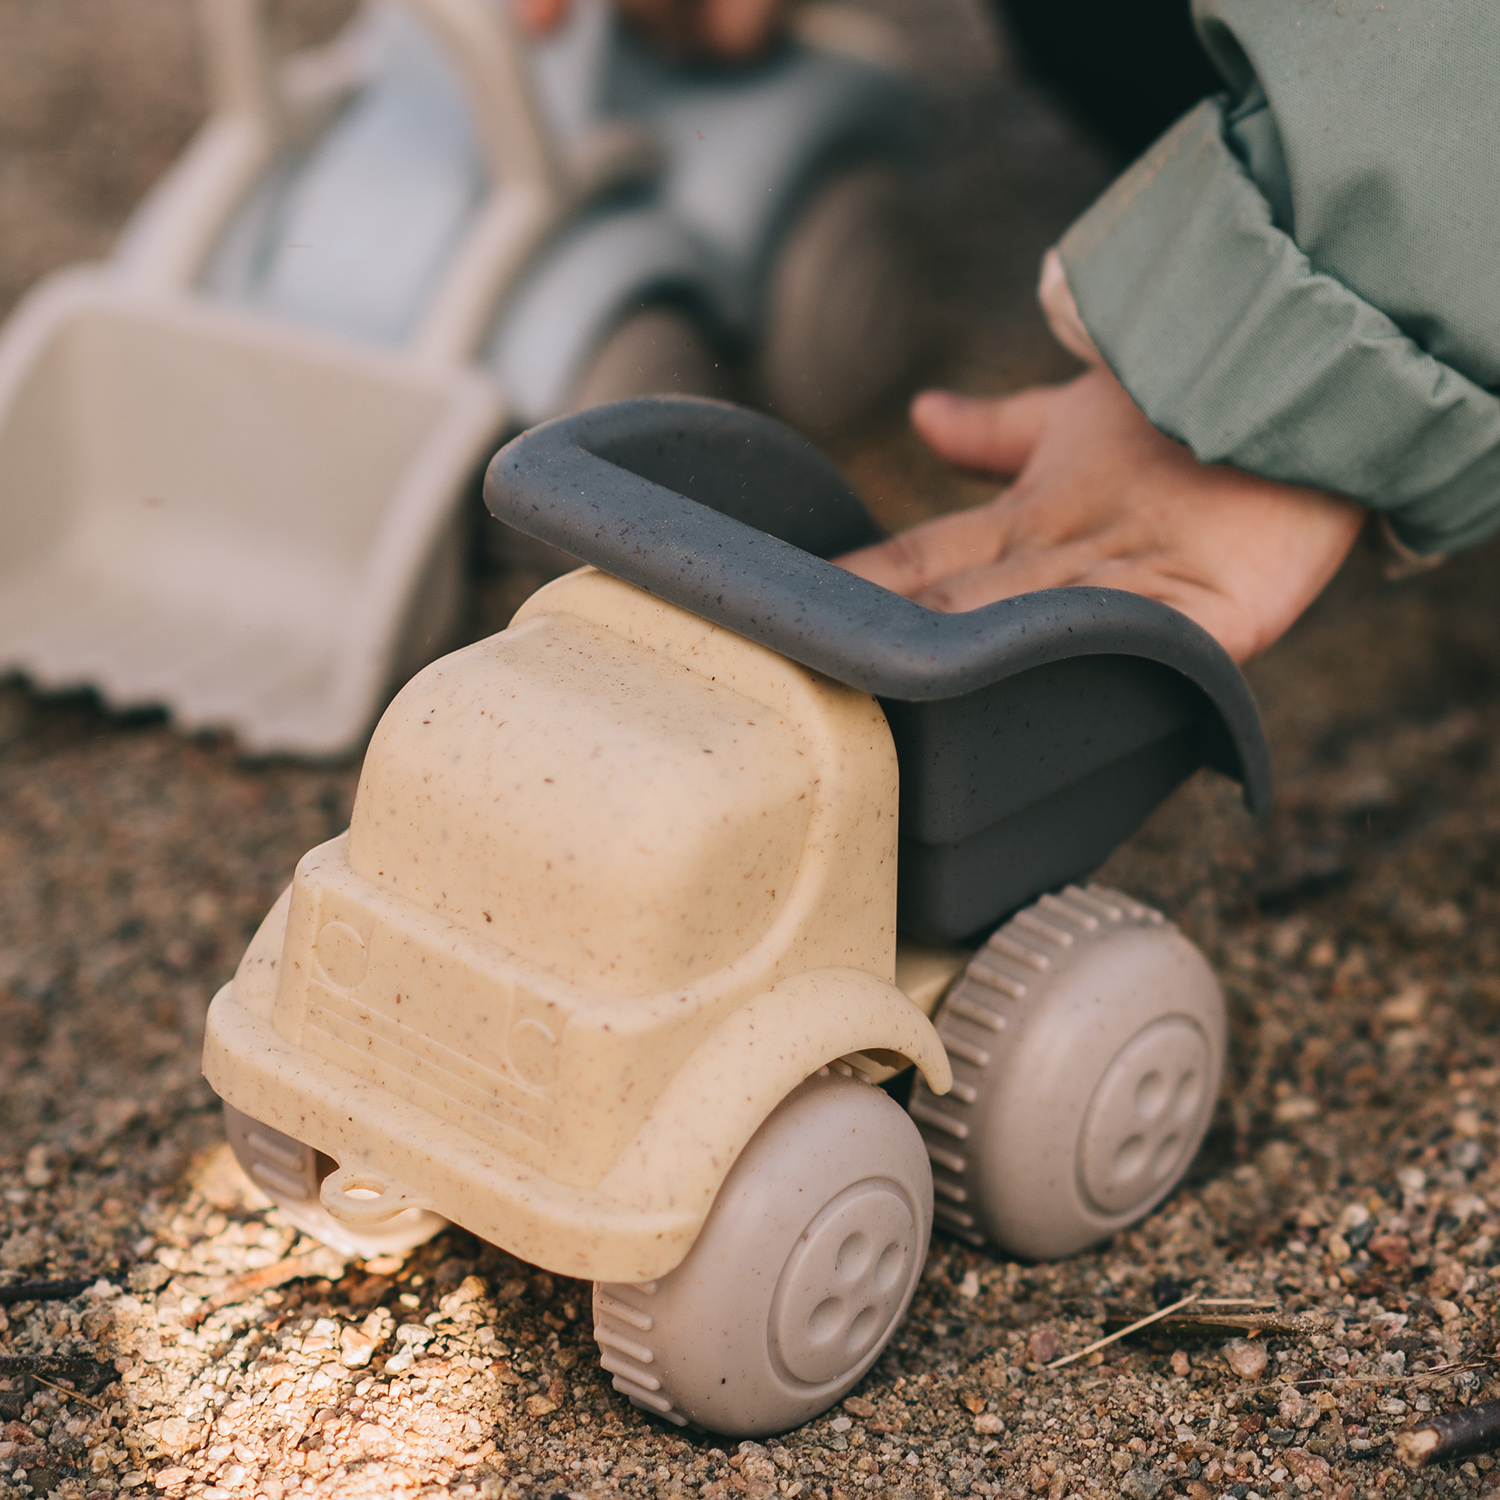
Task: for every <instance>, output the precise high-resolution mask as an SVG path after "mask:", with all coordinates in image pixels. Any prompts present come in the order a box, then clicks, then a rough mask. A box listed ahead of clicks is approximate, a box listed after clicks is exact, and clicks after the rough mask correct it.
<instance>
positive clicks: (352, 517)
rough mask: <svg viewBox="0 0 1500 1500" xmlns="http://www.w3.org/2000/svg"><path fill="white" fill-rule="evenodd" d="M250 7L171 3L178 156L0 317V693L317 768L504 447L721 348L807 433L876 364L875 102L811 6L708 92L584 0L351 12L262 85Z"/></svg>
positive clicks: (893, 159)
mask: <svg viewBox="0 0 1500 1500" xmlns="http://www.w3.org/2000/svg"><path fill="white" fill-rule="evenodd" d="M265 9H266V0H203V12H204V16H205V18H206V21H207V23H208V25H207V31H206V40H207V42H208V44H209V45H208V54H209V61H210V63H211V67H210V75H211V82H212V84H213V88H212V97H213V110H212V113H211V115H210V118H209V119H208V121H207V122H206V124H205V125H204V127H203V129H202V131H201V133H200V134H199V136H198V137H197V139H196V140H195V141H194V142H193V143H192V145H191V146H190V147H189V148H188V150H187V151H186V152H185V153H184V155H183V157H182V158H181V159H180V160H179V161H178V162H177V163H176V164H175V165H174V166H173V168H172V169H171V170H170V171H169V172H168V173H167V174H166V175H165V176H164V177H163V179H162V180H161V181H160V182H159V183H158V184H157V185H156V187H155V188H154V189H153V190H152V191H151V193H150V194H149V195H148V196H147V198H146V199H145V201H144V202H143V203H142V205H141V206H140V208H139V209H138V210H137V212H136V214H135V215H134V216H133V218H132V219H131V221H130V223H129V224H128V225H127V226H126V228H125V231H124V233H123V234H122V236H121V239H120V242H119V244H118V245H117V247H116V250H115V252H114V254H113V255H112V256H111V257H110V258H109V259H108V260H107V261H105V262H103V263H101V264H99V265H97V266H84V267H70V268H67V269H65V270H62V271H60V272H58V273H56V274H55V275H53V276H51V277H48V278H47V279H46V280H45V281H44V282H43V283H42V284H41V285H40V286H38V287H37V288H36V289H35V290H34V291H33V292H32V293H31V294H30V295H29V296H28V297H27V298H26V299H25V300H24V302H23V303H22V304H21V306H20V307H19V308H18V309H17V310H16V312H15V314H14V315H13V316H12V318H11V319H10V320H9V321H8V322H7V324H6V326H5V328H4V331H3V333H0V672H23V673H25V674H26V675H27V676H28V677H30V679H31V680H32V681H33V682H35V683H36V684H37V685H38V686H39V687H41V688H43V689H49V690H53V689H72V688H77V687H84V686H91V687H94V688H96V689H97V690H98V692H99V693H100V695H101V696H102V697H103V698H104V700H105V701H106V702H107V703H109V704H111V705H112V706H116V707H125V708H130V707H138V706H141V705H163V706H165V707H167V708H168V709H170V711H171V712H172V714H173V717H174V718H175V720H176V721H177V723H178V724H179V725H181V726H182V727H183V728H185V729H189V730H195V729H204V728H207V729H228V730H231V731H233V733H234V734H235V735H236V736H237V737H238V739H239V741H240V744H241V746H242V747H243V748H244V749H246V750H248V751H251V752H255V753H265V752H282V753H292V754H300V755H314V756H326V755H341V754H345V753H348V752H349V751H351V750H353V749H355V748H356V747H357V746H358V745H359V744H360V743H361V741H362V740H363V738H364V736H365V735H366V734H367V733H368V731H369V728H370V725H371V723H372V722H373V720H374V718H375V716H376V714H377V712H378V710H379V708H380V707H381V706H382V705H383V704H384V702H385V701H386V699H387V697H388V695H389V693H390V691H391V690H392V689H393V688H394V687H396V686H399V684H400V683H402V682H404V681H405V680H406V678H407V677H409V676H410V675H411V673H412V672H414V671H415V670H416V669H417V668H418V667H420V666H422V665H424V664H425V663H426V662H427V661H429V660H431V659H432V657H433V656H435V655H438V654H440V653H441V652H442V651H443V650H445V649H446V648H447V646H448V645H449V644H450V643H451V642H452V640H453V639H454V635H455V626H456V622H457V620H458V619H459V618H460V616H461V613H462V607H463V603H464V597H465V588H464V583H465V558H466V551H467V544H468V540H469V531H470V527H471V523H472V522H473V520H474V517H473V516H472V515H471V514H470V509H471V508H472V505H473V488H474V485H475V482H476V480H477V477H478V474H479V472H480V470H481V468H482V466H483V463H484V461H485V460H486V459H487V458H488V456H489V455H490V454H492V453H493V452H494V450H495V448H496V446H497V445H498V443H499V442H500V441H501V439H502V437H503V435H504V434H505V433H506V432H507V431H514V430H516V429H518V428H520V427H522V426H525V425H527V424H530V423H533V422H536V421H539V420H541V419H542V418H545V417H550V416H555V415H556V414H558V413H559V412H564V411H568V410H570V409H573V408H574V407H578V406H586V405H590V404H593V403H596V402H600V401H606V400H611V399H615V398H618V397H621V396H627V395H640V394H644V393H646V392H648V391H661V390H667V391H674V392H675V391H704V390H708V391H710V392H719V391H721V390H722V386H721V384H720V382H721V380H722V376H723V372H724V370H725V369H727V368H729V367H730V366H731V365H736V366H739V367H742V368H743V369H744V370H745V372H746V377H747V380H748V383H749V384H750V385H751V386H752V387H753V388H754V389H755V390H756V391H757V392H758V394H759V397H760V398H761V399H764V400H765V401H767V402H768V403H770V404H772V405H774V406H776V407H777V408H778V409H779V410H781V411H782V412H783V413H785V414H788V415H790V416H791V417H792V418H793V419H794V420H798V421H802V422H804V423H811V424H819V423H829V422H838V421H839V420H842V419H844V418H846V417H847V416H848V415H849V414H850V413H851V412H852V411H855V410H858V409H859V408H860V407H861V406H862V405H863V404H865V403H867V402H868V401H869V400H870V399H872V398H873V397H874V396H875V395H877V394H879V393H880V391H881V390H882V389H883V388H884V387H886V386H888V385H889V384H890V383H891V382H892V381H894V380H896V379H899V377H900V375H901V373H902V368H903V365H904V363H905V362H906V359H907V357H908V355H909V354H910V351H911V347H912V341H913V339H914V337H915V333H916V329H917V324H918V320H917V319H916V318H915V316H914V312H913V302H912V299H913V295H914V294H915V292H916V291H917V289H918V285H919V278H918V277H917V276H916V275H915V274H913V272H912V271H911V268H910V263H909V262H910V257H909V256H908V255H907V254H906V252H905V249H904V240H903V238H902V235H901V231H900V201H899V200H900V198H901V195H902V188H901V180H902V175H903V167H902V160H903V153H905V152H907V151H908V150H909V148H910V145H911V136H912V130H911V114H912V105H913V100H912V95H911V92H910V90H909V89H908V87H907V86H906V85H905V84H904V83H903V82H902V80H901V78H900V76H899V75H898V73H897V72H894V71H892V69H891V68H890V67H886V66H882V65H877V64H876V63H872V62H871V61H870V60H869V54H871V53H872V52H874V51H878V50H879V47H878V45H873V44H872V43H871V34H872V33H871V28H875V30H876V31H878V26H877V25H876V23H875V22H874V21H873V20H872V19H871V18H869V17H865V18H863V19H862V20H861V19H860V18H858V17H857V16H856V17H855V18H854V19H853V20H852V21H851V19H850V17H848V16H844V17H843V18H842V20H840V18H839V16H838V15H837V14H830V13H827V12H822V11H817V10H816V8H811V10H810V12H809V20H810V22H811V23H814V24H810V25H809V26H806V27H804V30H805V31H806V32H807V34H808V35H809V36H810V37H812V38H813V39H812V40H799V39H793V40H789V41H788V42H787V43H786V45H785V46H783V47H781V48H779V49H777V50H776V51H775V52H774V53H773V54H772V55H771V56H769V57H767V58H766V59H765V60H764V62H762V63H760V64H758V65H757V66H755V67H751V68H746V69H744V70H733V69H728V70H726V69H718V70H713V69H704V68H692V67H688V66H685V65H680V64H671V63H668V62H665V61H663V60H661V59H658V58H654V57H652V56H650V55H648V54H647V53H646V52H644V51H643V50H642V49H641V48H640V47H639V46H638V45H636V44H635V43H633V42H632V41H631V39H630V38H629V36H628V35H626V34H625V33H624V32H623V31H622V30H621V29H620V28H619V26H618V25H617V24H616V22H615V20H614V16H613V10H612V7H611V6H609V5H608V4H607V3H604V0H579V3H578V4H577V5H576V6H575V7H574V12H575V14H574V20H573V22H572V23H571V24H570V25H569V26H568V27H567V28H565V29H564V30H563V31H562V32H561V34H559V35H558V36H556V37H555V38H550V39H547V40H544V41H542V42H538V43H536V44H533V45H526V44H523V43H522V42H521V41H520V40H519V39H518V38H517V37H516V36H514V35H513V34H512V30H511V27H510V23H509V19H508V17H509V0H380V3H375V0H372V3H370V4H367V5H365V6H363V7H361V8H360V10H359V11H358V13H357V15H356V17H355V19H354V21H353V22H352V23H351V24H350V26H349V27H348V29H347V30H345V31H344V32H342V33H341V34H340V35H339V36H337V37H336V38H335V39H334V40H333V41H331V42H330V43H328V44H326V45H325V46H323V47H320V48H317V49H313V50H311V51H309V52H306V53H301V54H298V55H297V56H295V57H293V58H290V59H288V60H286V61H285V62H280V63H278V62H277V61H276V60H275V59H274V57H273V55H272V49H271V46H270V40H269V27H268V25H267V22H266V16H265ZM877 41H878V39H877ZM841 43H847V44H848V45H841ZM851 46H852V47H853V49H854V51H855V52H859V51H862V52H863V53H864V54H865V56H863V57H860V56H855V55H854V52H851V51H850V47H851ZM466 501H467V502H468V504H467V505H466V503H465V502H466ZM497 529H498V528H497Z"/></svg>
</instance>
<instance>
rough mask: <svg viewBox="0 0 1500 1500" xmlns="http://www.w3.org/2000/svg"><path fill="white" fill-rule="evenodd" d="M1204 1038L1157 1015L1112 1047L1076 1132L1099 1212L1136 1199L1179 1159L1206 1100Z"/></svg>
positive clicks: (1117, 1210) (1119, 1209)
mask: <svg viewBox="0 0 1500 1500" xmlns="http://www.w3.org/2000/svg"><path fill="white" fill-rule="evenodd" d="M1211 1063H1212V1059H1211V1056H1210V1052H1209V1043H1208V1038H1207V1037H1205V1036H1204V1034H1203V1032H1202V1031H1201V1030H1200V1029H1199V1027H1198V1026H1197V1025H1195V1024H1194V1023H1193V1022H1192V1021H1190V1020H1188V1019H1187V1018H1186V1017H1184V1016H1165V1017H1163V1018H1162V1019H1161V1020H1159V1021H1153V1022H1152V1023H1151V1025H1149V1026H1147V1027H1145V1028H1144V1029H1142V1030H1141V1031H1138V1032H1137V1033H1136V1034H1135V1035H1134V1036H1133V1037H1131V1039H1130V1040H1129V1041H1128V1042H1126V1043H1125V1045H1124V1046H1123V1047H1122V1048H1120V1050H1119V1052H1117V1053H1116V1054H1115V1057H1114V1060H1113V1061H1112V1062H1111V1063H1110V1065H1109V1067H1108V1068H1107V1069H1106V1070H1105V1073H1104V1076H1103V1077H1102V1078H1101V1079H1100V1080H1099V1085H1098V1087H1097V1088H1096V1089H1095V1090H1094V1097H1093V1098H1092V1099H1091V1100H1090V1101H1089V1107H1088V1113H1087V1116H1086V1117H1085V1120H1084V1125H1083V1131H1082V1133H1081V1134H1080V1136H1079V1140H1078V1176H1079V1180H1080V1182H1081V1183H1082V1186H1083V1189H1084V1192H1085V1193H1086V1194H1087V1195H1088V1197H1089V1198H1090V1199H1091V1200H1092V1201H1093V1203H1094V1204H1095V1206H1096V1207H1097V1208H1099V1209H1100V1210H1102V1211H1103V1212H1104V1213H1107V1214H1121V1213H1128V1212H1129V1211H1130V1210H1131V1209H1132V1208H1134V1207H1135V1206H1136V1205H1137V1204H1139V1203H1144V1202H1145V1201H1146V1200H1147V1199H1148V1198H1150V1197H1151V1195H1152V1194H1153V1193H1155V1192H1156V1191H1157V1189H1158V1188H1160V1187H1161V1186H1162V1184H1163V1183H1165V1182H1168V1181H1169V1180H1171V1179H1172V1178H1173V1177H1174V1176H1175V1175H1176V1174H1177V1173H1178V1172H1180V1171H1181V1170H1182V1168H1183V1167H1184V1165H1185V1164H1186V1157H1187V1155H1188V1154H1189V1153H1190V1152H1191V1151H1193V1150H1194V1149H1195V1148H1196V1147H1197V1144H1198V1140H1199V1137H1200V1135H1201V1133H1202V1126H1203V1115H1204V1111H1205V1110H1206V1109H1207V1108H1208V1106H1209V1104H1210V1103H1211V1102H1212V1101H1211V1100H1210V1099H1209V1098H1208V1089H1209V1085H1210V1081H1211V1076H1212V1073H1213V1068H1212V1065H1211Z"/></svg>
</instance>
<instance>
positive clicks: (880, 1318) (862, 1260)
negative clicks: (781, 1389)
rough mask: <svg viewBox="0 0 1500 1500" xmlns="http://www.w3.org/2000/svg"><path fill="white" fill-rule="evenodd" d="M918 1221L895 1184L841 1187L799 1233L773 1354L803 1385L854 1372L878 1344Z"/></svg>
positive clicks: (779, 1300) (901, 1291) (906, 1277)
mask: <svg viewBox="0 0 1500 1500" xmlns="http://www.w3.org/2000/svg"><path fill="white" fill-rule="evenodd" d="M917 1239H918V1226H917V1220H916V1215H915V1214H914V1212H913V1211H912V1207H911V1205H910V1204H909V1203H908V1202H907V1200H906V1197H905V1195H904V1194H902V1193H901V1192H899V1191H898V1190H897V1189H896V1187H895V1185H894V1184H892V1183H889V1182H885V1181H881V1180H878V1179H874V1178H871V1179H867V1180H866V1181H864V1182H856V1183H854V1184H852V1185H851V1186H850V1187H848V1188H846V1189H845V1190H844V1191H843V1192H842V1193H840V1194H839V1195H838V1197H837V1198H835V1199H834V1200H833V1201H832V1202H831V1203H828V1204H826V1205H824V1208H823V1211H822V1212H821V1213H820V1214H818V1216H817V1217H816V1218H815V1219H814V1220H813V1221H812V1223H811V1224H809V1225H808V1226H807V1228H806V1229H805V1230H803V1232H802V1235H801V1238H800V1239H799V1240H798V1242H797V1246H796V1248H795V1249H794V1250H793V1251H792V1254H791V1256H790V1258H789V1259H788V1260H787V1263H786V1266H785V1267H784V1269H783V1270H782V1273H781V1280H780V1282H779V1284H778V1285H777V1288H776V1297H775V1300H774V1302H773V1304H772V1308H771V1319H770V1325H771V1326H770V1330H769V1331H770V1335H771V1349H772V1353H773V1355H775V1356H777V1357H779V1359H780V1361H781V1363H782V1364H783V1365H784V1366H785V1368H786V1370H787V1372H788V1373H789V1374H791V1375H792V1376H794V1377H795V1378H796V1379H798V1380H801V1381H805V1382H806V1383H807V1384H808V1385H822V1384H823V1383H824V1382H826V1381H829V1380H834V1379H837V1378H838V1377H839V1376H841V1375H844V1374H845V1373H846V1372H847V1371H849V1370H851V1369H853V1368H854V1367H855V1366H856V1365H857V1364H858V1363H859V1362H860V1360H862V1359H863V1358H864V1357H865V1355H866V1354H868V1353H869V1352H870V1351H871V1350H872V1349H874V1348H875V1347H876V1346H877V1345H878V1344H880V1343H881V1342H882V1341H883V1340H884V1338H885V1336H886V1334H887V1333H888V1332H889V1330H890V1327H891V1324H892V1323H893V1322H894V1321H895V1319H896V1317H897V1316H898V1315H899V1313H900V1312H901V1309H902V1308H903V1307H904V1306H905V1303H906V1294H907V1291H908V1290H909V1288H910V1286H911V1281H912V1277H913V1275H914V1274H915V1272H916V1270H917V1262H918V1255H917V1249H918V1245H917Z"/></svg>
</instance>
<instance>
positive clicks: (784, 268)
mask: <svg viewBox="0 0 1500 1500" xmlns="http://www.w3.org/2000/svg"><path fill="white" fill-rule="evenodd" d="M903 198H904V193H903V187H902V181H901V178H900V175H899V174H898V173H896V172H894V171H892V170H891V169H890V168H888V167H865V168H862V169H859V170H857V171H851V172H846V173H843V174H842V175H840V176H837V177H834V178H833V179H832V180H831V181H829V182H827V183H825V184H824V185H823V186H822V187H821V188H820V189H819V190H818V191H817V192H816V193H815V194H814V195H813V196H812V198H811V199H810V200H809V201H808V203H807V205H806V207H805V208H804V209H803V210H802V212H801V214H800V215H799V216H798V218H797V220H796V222H795V223H794V224H793V225H792V227H791V230H790V232H789V234H788V235H787V238H786V242H785V244H784V246H783V248H782V250H781V253H780V255H779V257H778V259H777V261H776V264H775V267H774V268H773V271H772V275H771V281H770V286H769V290H768V298H767V302H768V306H767V323H766V334H765V339H764V343H763V345H762V348H761V353H760V359H759V380H760V385H761V388H762V393H763V395H764V397H765V399H766V401H767V403H768V404H769V405H770V406H771V407H772V409H773V410H775V411H776V412H777V413H779V414H780V415H781V416H783V417H785V418H786V419H787V420H788V421H790V422H792V423H793V424H795V425H796V426H798V427H801V428H804V429H806V430H809V431H813V432H826V431H829V430H830V429H832V428H836V427H840V426H842V425H843V424H844V423H846V422H848V421H850V420H852V419H853V418H854V417H856V416H858V415H859V414H860V413H861V412H862V411H864V410H865V409H866V408H868V407H869V406H871V405H872V404H873V403H874V402H876V401H878V400H879V399H880V398H881V397H882V396H885V395H887V394H888V393H889V392H891V391H892V390H894V388H895V387H896V385H897V384H898V383H899V382H900V380H901V378H902V377H903V376H904V375H905V374H906V373H907V371H908V370H909V369H910V367H911V365H912V362H913V360H914V359H915V356H916V353H917V348H918V344H919V340H920V338H921V331H922V327H923V325H924V322H925V318H924V310H925V303H926V297H925V293H924V288H923V284H922V272H921V267H920V265H919V264H918V260H917V257H916V255H915V254H914V252H913V246H912V239H911V235H910V233H909V232H908V230H907V228H906V225H905V222H904V216H903V211H902V208H903Z"/></svg>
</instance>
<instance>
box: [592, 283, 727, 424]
mask: <svg viewBox="0 0 1500 1500" xmlns="http://www.w3.org/2000/svg"><path fill="white" fill-rule="evenodd" d="M729 393H730V391H729V380H728V376H727V373H726V371H725V369H724V368H723V366H722V364H721V362H720V361H719V359H718V358H717V356H716V354H715V352H714V350H713V347H712V346H711V345H710V344H709V341H708V338H707V336H706V335H705V334H704V332H703V329H702V328H701V327H700V326H699V325H698V322H697V320H696V319H694V318H693V317H692V316H691V315H690V314H688V313H687V312H685V311H683V309H681V308H679V307H669V306H665V305H662V306H657V307H646V308H643V309H641V311H639V312H636V313H632V314H630V316H628V317H626V318H625V319H624V320H623V321H622V322H620V323H618V324H616V325H615V327H614V329H613V330H612V331H611V332H610V333H609V334H608V335H607V336H606V337H605V339H604V342H603V343H602V344H600V346H599V347H598V349H597V350H596V351H595V353H594V356H593V358H592V359H591V360H590V361H589V364H588V368H587V369H586V370H585V371H584V373H583V376H582V378H581V379H580V380H579V382H578V385H577V387H576V388H575V389H574V392H573V407H572V409H573V410H574V411H583V410H584V409H585V408H587V407H590V406H603V405H605V404H606V403H607V402H610V401H625V400H628V399H630V398H631V397H633V396H725V395H728V394H729Z"/></svg>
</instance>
